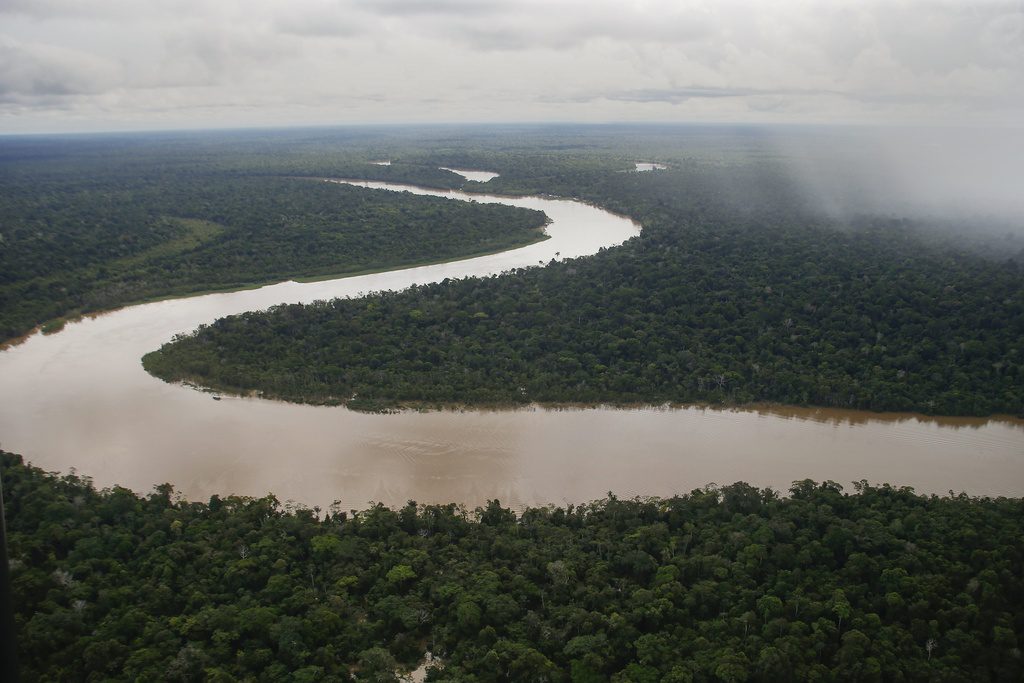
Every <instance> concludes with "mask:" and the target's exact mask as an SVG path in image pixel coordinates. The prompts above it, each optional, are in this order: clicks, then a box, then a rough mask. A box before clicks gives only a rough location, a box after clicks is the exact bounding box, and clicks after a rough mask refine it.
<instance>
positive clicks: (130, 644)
mask: <svg viewBox="0 0 1024 683" xmlns="http://www.w3.org/2000/svg"><path fill="white" fill-rule="evenodd" d="M0 455H2V459H3V460H2V462H3V479H4V485H5V487H6V490H5V497H6V501H7V506H8V518H7V519H8V524H9V534H10V551H11V556H12V570H13V582H14V592H15V600H16V608H17V620H18V625H19V630H20V633H19V637H20V643H19V644H20V648H21V653H22V661H23V663H24V667H25V677H26V679H27V680H29V681H36V680H60V681H75V680H169V681H200V680H208V681H232V680H250V681H286V680H292V681H347V680H359V681H390V680H395V675H394V671H395V670H397V669H399V668H403V667H405V668H408V667H410V666H412V665H414V663H415V662H417V661H418V660H420V658H422V656H423V654H424V652H425V651H427V650H430V651H432V652H433V653H435V654H436V655H439V656H440V657H441V658H442V659H443V661H444V664H445V666H444V669H443V670H439V671H434V672H433V673H432V674H430V676H431V678H430V680H438V681H440V680H447V681H573V682H583V681H605V680H613V681H623V682H624V681H634V682H637V683H640V682H646V681H652V682H653V681H786V680H892V681H932V680H945V681H983V680H1005V681H1010V680H1021V678H1022V676H1024V661H1022V658H1021V650H1020V641H1021V638H1024V551H1022V547H1021V541H1020V529H1021V528H1022V527H1024V501H1021V500H1020V499H997V500H991V499H974V498H968V497H966V496H963V495H960V496H950V497H934V496H933V497H925V496H919V495H916V494H914V493H913V491H911V490H909V489H905V488H893V487H890V486H888V485H886V486H880V487H878V486H869V485H867V484H866V483H859V484H857V485H856V486H855V488H856V493H855V494H852V495H851V494H845V493H843V492H842V487H840V486H839V485H837V484H835V483H833V482H825V483H824V484H816V483H814V482H811V481H803V482H797V483H795V484H794V486H793V488H792V489H791V495H790V496H789V497H787V498H780V497H779V496H778V495H777V494H775V493H774V492H772V491H770V490H758V489H756V488H753V487H751V486H748V485H746V484H743V483H737V484H733V485H731V486H725V487H722V488H707V489H704V490H696V491H693V492H692V493H690V494H688V495H681V496H677V497H673V498H669V499H663V500H662V499H644V500H640V499H637V500H620V499H618V498H615V497H614V496H609V497H608V498H606V499H605V500H601V501H597V502H595V503H591V504H587V505H580V506H577V507H574V506H569V507H567V508H554V507H552V508H531V509H527V510H525V511H523V512H522V513H520V514H516V513H514V512H512V511H510V510H507V509H503V508H502V507H501V506H500V505H499V504H498V503H497V502H496V501H495V502H492V503H490V504H488V505H487V506H486V508H483V509H477V510H476V511H475V512H473V513H468V514H467V513H466V512H465V511H464V510H461V509H459V508H457V507H456V506H454V505H446V506H422V505H416V504H415V503H412V502H410V503H409V505H407V506H406V507H404V508H402V509H400V510H390V509H387V508H385V507H383V506H379V505H378V506H375V507H371V508H369V509H367V510H364V511H361V512H353V513H349V514H346V513H343V512H338V511H332V512H331V513H330V514H328V515H326V517H325V518H324V519H322V520H321V519H318V518H317V516H316V515H314V514H313V512H311V511H309V510H302V509H299V510H284V509H282V507H281V505H280V504H279V503H278V502H277V500H275V499H274V498H273V497H267V498H261V499H249V498H235V497H230V498H224V499H221V498H218V497H216V496H215V497H213V498H212V499H211V500H210V501H209V503H208V504H204V503H193V502H187V501H183V500H181V499H180V498H179V497H177V496H175V495H174V492H173V490H172V489H171V487H170V486H169V485H164V486H159V487H156V489H154V491H153V492H152V493H151V494H150V495H148V496H138V495H136V494H134V493H132V492H131V491H128V490H126V489H123V488H116V487H115V488H113V489H107V490H103V491H97V490H95V488H94V487H93V486H92V485H91V484H90V482H89V481H88V479H85V478H82V477H78V476H75V475H67V476H56V475H53V474H47V473H44V472H42V471H41V470H39V469H37V468H34V467H30V466H26V465H24V464H22V460H21V458H20V456H16V455H13V454H9V453H0Z"/></svg>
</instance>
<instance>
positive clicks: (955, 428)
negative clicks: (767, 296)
mask: <svg viewBox="0 0 1024 683" xmlns="http://www.w3.org/2000/svg"><path fill="white" fill-rule="evenodd" d="M360 184H362V185H365V186H367V187H375V188H386V189H395V190H406V191H414V192H416V193H419V194H428V195H435V196H447V197H451V198H453V199H454V200H474V201H485V202H502V203H507V204H511V205H515V206H525V207H529V208H535V209H540V210H542V211H545V212H546V213H547V214H548V216H549V217H550V218H551V219H552V223H551V224H550V225H549V226H548V228H547V230H548V233H549V234H550V235H551V239H549V240H546V241H544V242H540V243H537V244H534V245H530V246H528V247H525V248H522V249H516V250H512V251H508V252H503V253H501V254H495V255H491V256H483V257H480V258H474V259H467V260H464V261H458V262H453V263H446V264H440V265H434V266H425V267H418V268H410V269H405V270H397V271H389V272H386V273H377V274H373V275H366V276H360V277H351V278H345V279H338V280H330V281H322V282H313V283H296V282H285V283H281V284H276V285H271V286H268V287H263V288H260V289H256V290H248V291H241V292H234V293H224V294H209V295H204V296H198V297H192V298H187V299H175V300H169V301H162V302H157V303H151V304H144V305H139V306H132V307H129V308H125V309H122V310H119V311H115V312H112V313H109V314H105V315H101V316H98V317H96V318H92V319H86V320H82V321H80V322H76V323H71V324H69V325H67V327H66V328H65V329H64V331H62V332H60V333H59V334H55V335H50V336H43V335H39V334H37V335H34V336H32V337H30V338H29V339H28V340H26V341H25V342H24V343H22V344H20V345H17V346H14V347H11V348H9V349H7V350H4V351H2V352H0V446H2V447H3V448H5V449H6V450H10V451H15V452H20V453H22V454H24V455H25V456H26V458H27V459H28V460H29V461H31V462H32V463H34V464H35V465H37V466H40V467H43V468H45V469H47V470H53V471H61V472H64V471H68V470H69V469H71V468H75V469H76V470H77V471H78V473H79V474H82V475H86V476H90V477H92V478H93V480H94V481H95V483H96V484H97V485H98V486H100V487H106V486H112V485H115V484H119V485H123V486H127V487H129V488H132V489H134V490H136V491H139V492H146V491H149V490H150V489H151V488H152V486H153V485H155V484H159V483H163V482H170V483H172V484H173V485H174V486H175V488H176V489H177V490H178V491H180V492H181V493H182V494H183V495H185V496H186V497H187V498H190V499H196V500H205V499H207V498H209V496H211V495H213V494H219V495H222V496H223V495H227V494H232V493H233V494H240V495H250V496H261V495H265V494H267V493H269V492H273V493H274V494H275V495H276V496H277V497H278V498H279V499H280V500H281V501H288V500H294V501H296V502H298V503H300V504H304V505H310V506H312V505H318V506H321V507H324V508H326V507H327V506H329V505H330V504H331V503H332V502H334V501H338V504H339V505H340V506H341V508H342V509H361V508H363V507H365V506H366V505H367V503H369V502H371V501H379V502H383V503H386V504H389V505H401V504H403V503H405V502H406V501H407V500H416V501H419V502H421V503H427V502H457V503H462V504H465V505H466V506H468V507H470V508H472V507H475V506H476V505H480V504H482V503H484V502H485V501H486V500H488V499H492V498H497V499H500V500H501V501H502V502H503V503H505V504H507V505H512V506H514V507H521V506H524V505H534V504H546V503H559V504H561V503H566V502H584V501H588V500H592V499H595V498H599V497H601V496H603V495H604V494H605V493H607V492H608V491H614V492H615V493H616V494H617V495H619V496H635V495H659V496H665V495H671V494H673V493H676V492H685V491H689V490H691V489H693V488H697V487H701V486H704V485H705V484H708V483H711V482H715V483H719V484H724V483H731V482H733V481H737V480H744V481H748V482H750V483H753V484H756V485H759V486H772V487H775V488H777V489H780V490H786V489H787V488H788V487H789V485H790V483H791V482H792V481H794V480H797V479H804V478H812V479H817V480H823V479H832V480H835V481H838V482H840V483H843V484H848V483H849V482H851V481H854V480H860V479H868V480H870V481H872V482H891V483H893V484H898V485H908V486H913V487H915V488H916V489H917V490H919V491H922V492H937V493H945V492H946V491H949V490H955V491H966V492H968V493H970V494H974V495H1013V496H1020V495H1024V423H1021V422H1020V421H1015V420H1012V419H996V420H976V419H959V418H953V419H935V418H926V417H922V416H914V415H887V414H874V413H863V412H857V411H830V410H818V409H799V408H770V407H764V408H758V409H746V410H711V409H706V408H696V407H691V408H680V409H667V408H644V409H611V408H586V409H562V410H552V409H542V408H537V407H533V408H528V409H523V410H510V411H459V412H456V411H447V412H430V413H416V412H407V413H401V414H397V415H366V414H361V413H355V412H351V411H348V410H346V409H344V408H337V407H318V406H301V405H292V404H286V403H281V402H276V401H266V400H262V399H254V398H236V397H223V398H222V400H219V401H214V400H212V397H211V395H210V394H207V393H203V392H200V391H197V390H194V389H191V388H188V387H184V386H180V385H170V384H166V383H164V382H162V381H160V380H157V379H155V378H153V377H151V376H149V375H148V374H146V372H145V371H143V369H142V366H141V364H140V361H139V359H140V358H141V357H142V355H143V354H145V353H146V352H148V351H151V350H153V349H156V348H157V347H159V346H160V345H161V344H162V343H164V342H165V341H167V340H169V339H170V338H171V337H172V336H173V335H175V334H177V333H181V332H187V331H189V330H192V329H194V328H195V327H196V326H198V325H199V324H201V323H208V322H211V321H212V320H214V319H216V318H218V317H221V316H224V315H230V314H233V313H239V312H243V311H249V310H260V309H264V308H267V307H269V306H271V305H274V304H278V303H286V302H288V303H291V302H308V301H313V300H317V299H325V298H331V297H335V296H356V295H359V294H360V293H365V292H368V291H373V290H382V289H399V288H404V287H408V286H410V285H412V284H414V283H426V282H431V281H437V280H442V279H444V278H448V277H453V278H454V277H466V276H470V275H488V274H492V273H497V272H501V271H504V270H507V269H510V268H515V267H524V266H533V265H538V264H540V263H547V262H548V261H550V260H551V259H552V258H568V257H571V256H579V255H584V254H591V253H594V252H596V251H597V250H598V249H600V248H601V247H611V246H614V245H617V244H620V243H621V242H622V241H624V240H626V239H628V238H629V237H632V236H634V235H636V234H637V232H638V230H639V228H638V226H637V225H636V224H634V223H633V222H631V221H630V220H628V219H626V218H623V217H621V216H616V215H613V214H611V213H608V212H605V211H602V210H601V209H598V208H596V207H593V206H588V205H585V204H582V203H579V202H572V201H566V200H556V199H546V198H540V197H527V198H515V199H512V198H506V197H490V196H479V195H472V196H470V195H464V194H460V193H457V192H448V193H445V192H435V191H428V190H421V189H417V188H410V187H404V186H394V185H386V184H384V183H360Z"/></svg>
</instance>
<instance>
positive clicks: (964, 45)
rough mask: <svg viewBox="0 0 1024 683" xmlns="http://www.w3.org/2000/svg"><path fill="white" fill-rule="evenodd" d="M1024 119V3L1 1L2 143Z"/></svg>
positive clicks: (1005, 121)
mask: <svg viewBox="0 0 1024 683" xmlns="http://www.w3.org/2000/svg"><path fill="white" fill-rule="evenodd" d="M1022 120H1024V1H1022V0H1013V1H1004V2H999V1H987V2H969V1H968V0H962V1H959V0H957V1H954V0H950V1H947V2H940V1H923V0H911V1H906V2H899V1H897V0H889V1H886V2H871V1H870V0H853V1H851V2H838V1H836V2H799V1H787V2H781V1H780V2H767V1H765V2H754V1H750V2H732V1H731V0H695V1H692V2H690V1H687V0H665V1H661V0H649V1H643V0H633V1H629V0H614V1H606V0H578V1H577V0H422V1H420V0H287V1H285V0H208V1H207V0H0V133H17V132H46V131H90V130H122V129H166V128H203V127H226V126H253V125H305V124H349V123H368V122H378V123H379V122H395V123H400V122H435V121H450V122H466V121H474V122H492V121H493V122H512V121H590V122H604V121H665V122H714V121H723V122H770V123H784V122H788V123H884V124H889V123H896V124H903V123H909V124H939V125H945V124H966V125H980V126H988V125H1019V124H1020V121H1022Z"/></svg>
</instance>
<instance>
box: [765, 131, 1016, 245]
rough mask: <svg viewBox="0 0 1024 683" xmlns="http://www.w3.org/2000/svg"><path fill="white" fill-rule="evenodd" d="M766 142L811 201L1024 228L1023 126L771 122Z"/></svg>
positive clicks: (973, 229)
mask: <svg viewBox="0 0 1024 683" xmlns="http://www.w3.org/2000/svg"><path fill="white" fill-rule="evenodd" d="M766 139H767V140H768V143H767V146H768V148H769V149H770V150H771V151H772V153H773V155H776V156H777V157H778V158H780V159H781V161H782V162H783V163H784V165H785V167H786V168H787V169H788V171H789V172H790V173H791V174H792V176H793V179H794V180H795V182H796V184H797V185H798V187H799V188H800V191H801V193H802V194H803V195H804V198H805V200H806V201H807V202H808V203H809V205H810V206H811V207H812V208H816V209H819V210H821V211H823V212H824V213H826V214H828V215H830V216H832V217H834V218H837V219H840V220H842V219H848V218H851V217H855V216H863V215H877V214H881V215H886V216H892V217H894V218H909V219H915V220H924V221H925V222H928V221H934V222H936V223H937V224H941V225H943V226H945V227H946V228H947V229H948V228H949V227H950V225H951V224H955V225H956V226H957V227H958V228H962V230H963V231H964V232H965V233H978V234H979V235H980V234H982V233H988V234H995V235H1003V236H1005V235H1006V234H1007V233H1012V234H1014V235H1019V236H1024V187H1022V185H1024V130H1021V129H966V128H964V129H954V128H942V129H939V128H925V129H912V128H818V129H808V128H799V129H796V128H794V129H773V130H772V132H771V133H770V134H768V135H767V136H766Z"/></svg>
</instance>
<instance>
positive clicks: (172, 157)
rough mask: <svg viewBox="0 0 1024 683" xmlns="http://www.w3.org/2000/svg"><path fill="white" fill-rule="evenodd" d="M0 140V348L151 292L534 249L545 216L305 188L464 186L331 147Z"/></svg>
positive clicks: (429, 171)
mask: <svg viewBox="0 0 1024 683" xmlns="http://www.w3.org/2000/svg"><path fill="white" fill-rule="evenodd" d="M216 140H219V138H216ZM8 142H9V144H5V145H4V146H3V147H0V340H2V339H7V338H10V337H14V336H17V335H19V334H23V333H25V332H26V331H28V330H29V329H31V328H32V327H34V326H35V325H37V324H40V323H43V322H45V321H49V320H53V319H55V318H59V317H61V316H65V315H69V314H72V313H80V312H90V311H96V310H104V309H109V308H114V307H117V306H119V305H123V304H126V303H131V302H135V301H139V300H142V299H146V298H151V297H159V296H165V295H180V294H188V293H193V292H198V291H204V290H210V289H230V288H238V287H244V286H248V285H252V284H255V283H266V282H273V281H278V280H282V279H285V278H288V277H296V276H319V275H328V274H343V273H352V272H357V271H362V270H372V269H380V268H386V267H397V266H402V265H412V264H418V263H424V262H430V261H438V260H447V259H452V258H459V257H466V256H470V255H474V254H480V253H486V252H492V251H499V250H504V249H507V248H510V247H514V246H521V245H524V244H527V243H530V242H533V241H536V240H538V239H541V238H542V237H543V235H542V233H541V232H540V231H539V230H538V228H540V227H541V226H542V225H543V224H544V221H545V220H546V218H545V217H544V216H543V215H542V214H541V213H539V212H532V211H529V210H526V209H516V208H511V207H507V206H496V205H477V204H469V203H465V202H456V201H454V200H452V201H449V200H445V199H438V198H428V197H415V196H412V195H400V194H395V193H393V192H385V191H374V190H366V189H362V188H355V187H351V186H344V185H338V184H325V183H322V182H317V181H316V180H315V178H316V177H327V176H331V177H359V178H376V179H382V180H393V181H400V182H407V183H408V182H415V183H417V184H420V185H430V186H436V187H453V186H461V185H462V184H463V182H464V180H463V179H462V178H461V177H459V176H457V175H455V174H453V173H450V172H448V171H441V170H439V169H437V168H436V167H431V166H425V165H422V164H404V165H403V164H401V163H396V164H394V165H392V166H376V165H373V164H370V163H367V162H366V161H365V159H359V158H358V157H352V156H351V155H342V154H340V153H336V154H335V155H334V156H332V163H324V162H319V163H318V162H317V158H318V157H317V156H316V155H314V154H313V153H312V152H309V151H305V152H304V154H305V156H302V157H301V161H300V160H292V159H290V158H289V157H288V156H287V155H285V156H283V158H277V157H274V158H267V159H265V158H263V157H262V156H252V157H250V156H247V155H255V153H254V152H253V148H254V147H255V149H257V150H258V149H259V148H258V146H256V145H255V143H253V142H252V141H247V142H245V141H243V142H238V143H237V144H234V145H227V146H226V148H225V149H223V150H221V149H220V148H219V147H215V149H214V150H213V151H205V153H204V148H203V146H202V145H199V144H198V142H196V141H192V142H191V144H188V145H186V144H184V143H179V145H177V146H170V147H169V148H164V147H162V146H160V145H158V144H157V143H155V142H153V141H149V142H148V144H146V145H142V143H141V142H139V143H137V144H129V143H130V142H131V140H128V141H125V140H123V139H120V138H117V139H115V140H114V141H113V142H110V144H109V145H108V147H107V148H104V147H102V146H100V145H99V143H98V142H96V143H89V142H88V140H86V141H83V140H78V139H75V140H71V141H66V143H65V144H64V145H61V144H59V142H60V141H59V140H58V141H55V140H50V139H43V140H42V141H35V140H27V141H26V140H20V139H16V140H14V141H8ZM94 144H95V146H96V148H95V149H94V148H93V145H94ZM140 145H141V146H140ZM179 147H183V149H181V150H179ZM104 150H105V151H104ZM188 151H191V152H193V153H194V155H195V156H194V157H191V158H189V157H188V156H186V155H187V153H188ZM217 151H219V152H220V155H218V154H217V153H216V152H217ZM360 154H363V155H365V154H367V152H366V151H365V150H363V151H361V152H360Z"/></svg>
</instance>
